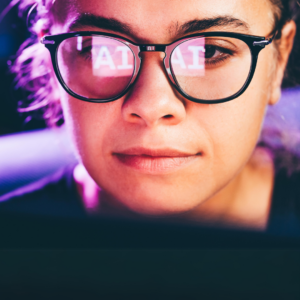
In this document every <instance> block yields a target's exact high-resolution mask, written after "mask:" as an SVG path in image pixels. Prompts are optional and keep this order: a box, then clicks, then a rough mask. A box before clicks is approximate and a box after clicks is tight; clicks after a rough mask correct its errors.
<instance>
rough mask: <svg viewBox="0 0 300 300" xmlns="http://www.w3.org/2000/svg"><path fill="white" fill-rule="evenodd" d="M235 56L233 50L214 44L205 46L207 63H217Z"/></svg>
mask: <svg viewBox="0 0 300 300" xmlns="http://www.w3.org/2000/svg"><path fill="white" fill-rule="evenodd" d="M233 56H234V53H233V51H231V50H229V49H226V48H223V47H218V46H214V45H206V46H205V64H206V65H217V64H219V63H221V62H225V61H227V60H228V59H230V58H232V57H233Z"/></svg>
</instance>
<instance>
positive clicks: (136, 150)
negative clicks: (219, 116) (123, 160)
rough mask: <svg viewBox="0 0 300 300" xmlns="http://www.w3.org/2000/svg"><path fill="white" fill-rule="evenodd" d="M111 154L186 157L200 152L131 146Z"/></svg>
mask: <svg viewBox="0 0 300 300" xmlns="http://www.w3.org/2000/svg"><path fill="white" fill-rule="evenodd" d="M113 154H116V155H118V154H121V155H145V156H153V157H186V156H194V155H197V154H200V153H191V152H185V151H180V150H176V149H172V148H159V149H154V148H153V149H151V148H144V147H132V148H128V149H125V150H121V151H117V152H114V153H113Z"/></svg>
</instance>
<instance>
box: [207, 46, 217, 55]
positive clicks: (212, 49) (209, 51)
mask: <svg viewBox="0 0 300 300" xmlns="http://www.w3.org/2000/svg"><path fill="white" fill-rule="evenodd" d="M216 51H217V48H216V47H215V46H209V45H207V46H205V58H212V57H213V56H214V55H215V54H216Z"/></svg>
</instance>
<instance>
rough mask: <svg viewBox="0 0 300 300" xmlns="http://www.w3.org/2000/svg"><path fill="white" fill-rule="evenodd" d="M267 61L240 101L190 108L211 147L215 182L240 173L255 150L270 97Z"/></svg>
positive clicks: (257, 72)
mask: <svg viewBox="0 0 300 300" xmlns="http://www.w3.org/2000/svg"><path fill="white" fill-rule="evenodd" d="M264 59H265V61H266V58H265V57H262V59H261V60H260V61H259V63H258V67H257V69H256V72H255V75H254V78H253V80H252V82H251V84H250V86H249V87H248V89H247V90H246V91H245V92H244V93H243V94H242V95H241V96H240V97H239V98H237V99H234V100H232V101H229V102H226V103H222V104H213V105H208V106H207V107H206V108H204V107H203V108H200V107H198V108H197V106H194V107H192V108H191V111H193V113H192V114H193V118H194V119H195V120H196V119H197V118H198V123H199V126H201V127H202V128H204V129H205V131H206V136H207V138H208V139H209V140H210V144H211V145H212V151H213V154H212V155H213V162H214V167H213V169H214V176H215V178H216V181H222V179H221V177H223V178H225V177H227V176H226V175H225V174H228V177H230V176H232V175H233V174H232V172H238V171H240V170H241V168H242V167H243V166H244V165H245V164H246V163H247V161H248V160H249V158H250V156H251V154H252V152H253V149H254V147H255V146H256V143H257V140H258V138H259V135H260V131H261V126H262V122H263V118H264V115H265V110H266V106H267V103H268V101H269V97H270V86H271V85H270V81H271V79H270V76H269V71H270V66H269V65H268V63H264ZM220 171H221V172H220Z"/></svg>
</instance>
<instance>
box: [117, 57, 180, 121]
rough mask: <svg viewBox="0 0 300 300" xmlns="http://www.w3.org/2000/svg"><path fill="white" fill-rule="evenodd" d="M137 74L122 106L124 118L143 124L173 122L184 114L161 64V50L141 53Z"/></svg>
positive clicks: (178, 98)
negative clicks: (139, 67) (140, 63)
mask: <svg viewBox="0 0 300 300" xmlns="http://www.w3.org/2000/svg"><path fill="white" fill-rule="evenodd" d="M140 55H141V58H142V66H141V70H140V73H139V76H138V78H137V80H136V82H135V84H134V86H133V87H132V89H131V91H130V92H129V93H128V95H127V97H126V98H125V100H124V102H123V105H122V115H123V118H124V120H125V121H127V122H130V123H136V124H140V125H146V126H156V125H158V124H164V125H177V124H179V123H180V122H182V120H184V118H185V117H186V110H185V103H184V100H182V99H180V97H178V96H177V95H176V92H175V90H174V89H173V87H172V86H171V84H170V82H169V80H168V78H167V75H166V74H165V70H164V66H163V57H164V53H162V52H151V53H150V52H146V53H145V52H141V54H140Z"/></svg>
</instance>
